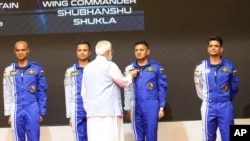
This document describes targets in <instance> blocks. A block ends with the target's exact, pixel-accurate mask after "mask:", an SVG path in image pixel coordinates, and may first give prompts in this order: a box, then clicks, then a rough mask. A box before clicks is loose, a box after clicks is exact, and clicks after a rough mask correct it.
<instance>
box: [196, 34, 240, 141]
mask: <svg viewBox="0 0 250 141" xmlns="http://www.w3.org/2000/svg"><path fill="white" fill-rule="evenodd" d="M222 52H223V40H222V38H221V37H219V36H211V37H210V38H209V41H208V53H209V58H208V59H207V60H203V61H202V62H201V63H200V64H199V65H197V66H196V69H195V71H194V82H195V87H196V91H197V95H198V96H199V98H200V99H201V100H202V105H201V116H202V131H203V139H204V141H215V140H216V131H217V128H218V127H219V129H220V134H221V139H222V141H229V140H230V125H233V124H234V112H233V105H232V100H233V99H234V97H235V96H236V94H237V92H238V89H239V79H238V76H237V74H236V72H237V71H236V68H235V65H234V64H233V63H232V62H230V61H228V60H226V59H224V58H223V57H222V56H221V53H222Z"/></svg>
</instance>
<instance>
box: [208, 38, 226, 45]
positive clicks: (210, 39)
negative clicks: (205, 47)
mask: <svg viewBox="0 0 250 141" xmlns="http://www.w3.org/2000/svg"><path fill="white" fill-rule="evenodd" d="M210 41H218V42H219V43H220V46H223V39H222V38H221V37H220V36H211V37H209V39H208V42H210Z"/></svg>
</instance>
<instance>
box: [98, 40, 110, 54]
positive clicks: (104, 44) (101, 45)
mask: <svg viewBox="0 0 250 141" xmlns="http://www.w3.org/2000/svg"><path fill="white" fill-rule="evenodd" d="M111 46H112V44H111V42H109V41H107V40H101V41H99V42H98V43H97V44H96V46H95V53H96V55H101V56H103V55H104V54H105V52H106V51H108V50H110V49H111Z"/></svg>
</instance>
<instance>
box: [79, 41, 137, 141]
mask: <svg viewBox="0 0 250 141" xmlns="http://www.w3.org/2000/svg"><path fill="white" fill-rule="evenodd" d="M112 52H113V50H112V48H111V43H110V42H109V41H99V42H98V43H97V45H96V54H97V56H96V58H95V60H93V61H92V62H91V63H89V64H88V65H87V66H86V67H85V69H84V75H83V87H82V94H83V95H84V97H85V96H86V98H85V99H86V111H87V125H88V126H87V130H88V139H89V141H124V135H123V111H122V103H121V92H120V87H126V86H128V85H129V84H130V83H131V81H132V77H134V76H135V75H137V72H136V71H134V72H131V73H130V74H128V75H127V76H126V77H124V76H123V74H122V73H121V71H120V69H119V68H118V66H117V65H116V64H115V63H114V62H112V61H111V59H112Z"/></svg>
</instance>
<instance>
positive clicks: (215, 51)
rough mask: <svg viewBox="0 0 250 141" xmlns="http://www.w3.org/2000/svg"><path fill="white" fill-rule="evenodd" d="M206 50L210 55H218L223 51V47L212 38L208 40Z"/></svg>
mask: <svg viewBox="0 0 250 141" xmlns="http://www.w3.org/2000/svg"><path fill="white" fill-rule="evenodd" d="M207 50H208V53H209V55H210V56H219V55H220V54H221V53H222V51H223V47H222V46H221V45H220V42H218V41H213V40H212V41H209V43H208V49H207Z"/></svg>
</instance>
